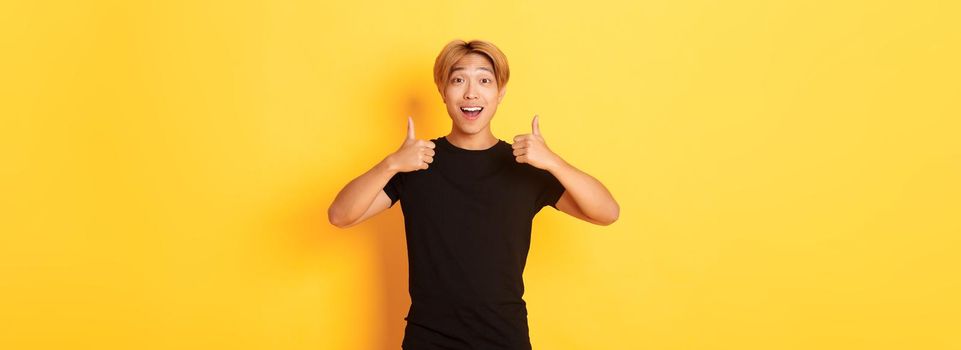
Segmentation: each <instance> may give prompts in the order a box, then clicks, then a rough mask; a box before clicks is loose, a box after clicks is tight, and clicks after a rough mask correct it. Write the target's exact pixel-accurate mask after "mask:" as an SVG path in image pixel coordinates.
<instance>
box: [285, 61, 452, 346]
mask: <svg viewBox="0 0 961 350" xmlns="http://www.w3.org/2000/svg"><path fill="white" fill-rule="evenodd" d="M417 59H423V57H418V58H417ZM429 61H430V63H431V64H432V63H433V62H432V60H429ZM395 62H399V61H395ZM407 62H408V63H409V62H413V61H412V60H409V61H407ZM390 71H391V72H395V73H393V74H391V76H390V77H388V78H387V79H385V81H383V82H382V84H377V85H378V86H383V87H384V88H383V89H373V90H372V91H370V93H369V94H368V95H367V100H369V101H374V102H372V104H373V105H375V106H374V107H365V108H366V112H368V113H370V114H367V113H364V112H365V111H358V115H373V116H374V117H373V118H375V119H376V120H375V123H373V124H375V125H377V127H379V128H383V129H384V130H383V131H384V132H382V133H379V134H381V135H396V140H387V141H386V142H385V143H386V144H389V145H394V146H391V147H398V148H399V147H400V145H401V143H402V142H403V141H404V137H405V135H406V131H407V130H406V126H407V122H406V119H407V115H411V116H413V118H414V124H415V130H416V133H417V138H419V139H431V138H435V137H439V136H442V135H435V134H436V132H437V131H438V130H444V129H445V128H449V119H447V118H446V112H445V110H444V109H443V103H442V102H441V100H440V97H439V96H438V94H437V90H436V88H435V87H434V85H433V80H432V74H431V71H430V66H428V67H427V69H423V65H422V64H421V65H418V64H401V63H397V64H394V67H390ZM428 107H430V108H428ZM432 112H433V113H432ZM438 114H443V115H444V116H445V118H439V117H437V115H438ZM362 142H363V141H362ZM387 149H388V150H389V151H388V152H393V151H394V148H387ZM385 156H387V154H382V155H375V156H374V157H372V158H371V159H367V160H365V162H367V163H368V164H369V166H373V165H374V164H376V162H378V161H380V160H381V159H382V158H383V157H385ZM369 166H368V167H365V168H364V170H363V171H366V169H369ZM359 175H361V173H357V174H350V175H349V176H346V177H345V179H346V180H345V181H344V182H343V183H324V184H318V185H319V186H318V187H319V188H318V190H319V191H314V192H313V193H330V197H328V198H311V199H308V201H309V202H310V204H308V205H307V207H309V208H307V210H304V211H302V213H304V217H305V218H308V219H306V220H305V221H302V222H310V221H315V220H317V218H318V216H319V217H322V218H323V219H322V222H321V223H319V224H308V225H306V226H307V227H305V228H304V230H302V231H301V234H303V235H304V236H302V237H297V238H298V239H297V241H302V242H303V241H306V242H309V244H310V245H312V246H315V247H320V246H324V245H325V242H326V243H329V242H331V241H335V240H337V238H338V237H337V236H338V235H345V236H354V237H356V236H366V238H367V239H366V240H365V241H366V242H369V243H370V245H363V246H364V247H370V248H372V249H374V250H375V252H373V254H369V255H371V256H375V257H377V259H378V260H379V261H378V262H377V263H376V264H374V265H375V266H376V269H377V271H376V275H372V278H376V279H377V280H376V281H373V283H369V284H368V285H373V286H376V287H375V288H379V289H380V290H379V291H376V292H374V293H372V294H374V295H376V294H379V295H380V300H376V301H375V300H372V301H371V302H372V303H375V304H379V305H380V307H379V308H373V309H374V310H376V311H375V312H376V314H375V315H371V316H372V317H370V319H373V320H378V321H377V322H378V323H376V324H372V325H371V326H370V328H369V329H363V330H357V336H358V337H365V338H368V339H369V341H368V342H367V343H368V344H371V346H372V348H373V349H399V348H400V346H401V342H402V340H403V336H404V328H405V327H406V321H405V320H404V318H405V317H406V316H407V312H408V310H409V307H410V295H409V292H408V264H407V245H406V244H407V241H406V237H405V231H404V219H403V213H402V211H401V204H400V202H398V203H396V204H395V205H394V206H393V207H391V208H389V209H387V210H386V211H384V212H382V213H380V214H378V215H376V216H374V217H372V218H369V219H368V220H367V221H365V222H364V223H361V224H359V225H357V226H354V227H351V228H347V229H337V228H335V227H333V226H332V225H330V223H328V222H327V217H326V212H327V208H328V206H329V204H330V203H331V202H332V201H333V199H334V196H336V195H337V192H339V191H340V189H341V188H342V187H343V186H344V185H346V184H347V182H349V181H350V180H352V179H353V178H355V177H357V176H359ZM318 213H321V214H322V215H318ZM325 236H326V237H325ZM316 252H317V251H314V253H316Z"/></svg>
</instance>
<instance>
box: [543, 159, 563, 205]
mask: <svg viewBox="0 0 961 350" xmlns="http://www.w3.org/2000/svg"><path fill="white" fill-rule="evenodd" d="M538 170H540V169H538ZM538 173H539V174H540V176H539V179H540V185H541V191H540V194H539V195H538V196H537V207H538V208H543V207H545V206H548V205H549V206H551V207H553V208H554V209H557V207H556V206H555V205H556V204H557V201H558V200H559V199H561V195H563V194H564V190H565V189H564V185H562V184H561V182H560V181H559V180H557V178H556V177H554V175H553V174H551V173H550V172H548V171H546V170H540V171H539V172H538Z"/></svg>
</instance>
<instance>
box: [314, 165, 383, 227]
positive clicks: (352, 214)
mask: <svg viewBox="0 0 961 350" xmlns="http://www.w3.org/2000/svg"><path fill="white" fill-rule="evenodd" d="M388 159H389V158H385V159H384V160H382V161H380V162H379V163H377V165H374V167H373V168H371V169H370V170H368V171H367V172H365V173H364V174H362V175H360V176H358V177H357V178H356V179H353V180H352V181H350V183H348V184H347V185H346V186H344V188H343V189H341V190H340V193H338V194H337V197H336V198H335V199H334V202H333V203H331V204H330V208H329V209H327V217H328V219H329V220H330V222H331V223H332V224H334V225H347V224H350V223H352V222H354V221H355V220H357V218H359V217H361V215H363V214H364V212H365V211H366V210H367V208H368V207H370V205H371V203H373V202H374V199H376V198H377V194H378V193H380V191H381V190H383V189H384V186H386V185H387V182H388V181H390V178H391V177H393V176H394V174H397V171H396V170H394V169H393V167H391V166H390V163H389V162H388Z"/></svg>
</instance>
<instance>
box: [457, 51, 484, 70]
mask: <svg viewBox="0 0 961 350" xmlns="http://www.w3.org/2000/svg"><path fill="white" fill-rule="evenodd" d="M481 68H483V69H486V70H487V71H490V72H493V71H494V64H492V63H491V61H490V59H489V58H487V56H484V55H481V54H479V53H469V54H467V55H465V56H464V57H461V59H459V60H457V62H455V63H454V65H453V66H451V67H450V71H451V72H453V71H455V70H462V69H463V70H467V71H473V70H476V69H481Z"/></svg>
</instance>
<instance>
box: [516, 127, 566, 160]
mask: <svg viewBox="0 0 961 350" xmlns="http://www.w3.org/2000/svg"><path fill="white" fill-rule="evenodd" d="M511 147H513V148H514V158H515V160H516V161H517V162H518V163H527V164H530V165H532V166H534V167H535V168H539V169H544V170H551V168H554V167H557V166H559V165H560V164H561V162H562V160H561V158H560V157H559V156H557V154H555V153H554V152H552V151H551V149H550V148H547V143H545V142H544V138H543V137H541V130H540V127H539V126H538V125H537V115H536V114H535V115H534V121H533V122H531V133H530V134H523V135H517V136H514V144H513V145H512V146H511Z"/></svg>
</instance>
